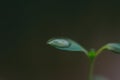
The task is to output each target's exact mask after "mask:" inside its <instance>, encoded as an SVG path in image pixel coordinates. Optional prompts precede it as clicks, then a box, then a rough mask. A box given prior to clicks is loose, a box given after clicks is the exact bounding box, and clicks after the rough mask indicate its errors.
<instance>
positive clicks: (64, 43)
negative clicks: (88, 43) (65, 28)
mask: <svg viewBox="0 0 120 80" xmlns="http://www.w3.org/2000/svg"><path fill="white" fill-rule="evenodd" d="M47 44H49V45H51V46H53V47H55V48H57V49H60V50H66V51H82V52H84V53H86V54H88V52H87V50H85V49H84V48H83V47H82V46H81V45H79V44H78V43H76V42H75V41H73V40H71V39H68V38H52V39H50V40H48V41H47Z"/></svg>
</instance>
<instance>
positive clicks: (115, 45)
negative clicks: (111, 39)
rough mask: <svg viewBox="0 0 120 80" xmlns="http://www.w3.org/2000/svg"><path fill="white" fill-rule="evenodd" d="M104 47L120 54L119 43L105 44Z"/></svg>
mask: <svg viewBox="0 0 120 80" xmlns="http://www.w3.org/2000/svg"><path fill="white" fill-rule="evenodd" d="M106 48H107V49H108V50H110V51H113V52H115V53H119V54H120V43H109V44H107V45H106Z"/></svg>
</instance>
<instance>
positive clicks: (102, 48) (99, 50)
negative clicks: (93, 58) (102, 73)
mask: <svg viewBox="0 0 120 80" xmlns="http://www.w3.org/2000/svg"><path fill="white" fill-rule="evenodd" d="M106 47H107V45H104V46H103V47H101V48H100V49H98V50H97V52H96V55H98V54H100V53H101V52H102V51H103V50H104V49H106Z"/></svg>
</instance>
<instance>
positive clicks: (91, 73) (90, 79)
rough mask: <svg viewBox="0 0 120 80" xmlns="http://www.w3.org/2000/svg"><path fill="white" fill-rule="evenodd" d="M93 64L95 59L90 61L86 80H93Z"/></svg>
mask: <svg viewBox="0 0 120 80" xmlns="http://www.w3.org/2000/svg"><path fill="white" fill-rule="evenodd" d="M94 62H95V58H94V59H92V60H90V66H89V75H88V80H93V69H94Z"/></svg>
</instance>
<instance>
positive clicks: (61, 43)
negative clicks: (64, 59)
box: [47, 38, 120, 80]
mask: <svg viewBox="0 0 120 80" xmlns="http://www.w3.org/2000/svg"><path fill="white" fill-rule="evenodd" d="M47 44H49V45H51V46H53V47H55V48H57V49H59V50H64V51H79V52H84V53H85V55H86V56H88V58H89V59H90V66H89V76H88V80H93V67H94V62H95V59H96V57H97V56H98V55H99V54H100V53H101V52H102V51H103V50H110V51H113V52H115V53H117V54H120V43H108V44H106V45H104V46H102V47H101V48H100V49H98V50H97V51H94V50H93V49H91V50H90V51H87V50H86V49H85V48H84V47H82V45H80V44H78V43H77V42H75V41H73V40H71V39H69V38H51V39H49V40H48V41H47Z"/></svg>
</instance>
